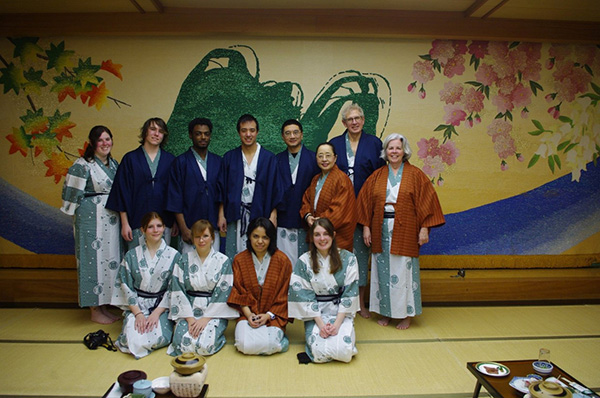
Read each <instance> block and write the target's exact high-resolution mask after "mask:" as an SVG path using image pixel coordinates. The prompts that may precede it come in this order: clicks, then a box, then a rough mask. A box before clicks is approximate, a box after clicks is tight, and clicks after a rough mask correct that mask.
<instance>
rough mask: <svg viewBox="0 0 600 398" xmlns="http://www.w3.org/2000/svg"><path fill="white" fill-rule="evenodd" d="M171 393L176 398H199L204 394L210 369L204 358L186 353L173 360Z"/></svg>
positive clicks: (170, 380)
mask: <svg viewBox="0 0 600 398" xmlns="http://www.w3.org/2000/svg"><path fill="white" fill-rule="evenodd" d="M171 366H173V369H174V371H173V373H171V376H169V383H170V386H171V392H172V393H173V394H174V395H175V396H176V397H197V396H198V395H200V393H201V392H202V387H203V386H204V382H205V381H206V375H207V373H208V367H207V365H206V360H205V359H204V357H203V356H200V355H196V354H193V353H185V354H182V355H179V356H177V357H175V358H173V359H172V360H171Z"/></svg>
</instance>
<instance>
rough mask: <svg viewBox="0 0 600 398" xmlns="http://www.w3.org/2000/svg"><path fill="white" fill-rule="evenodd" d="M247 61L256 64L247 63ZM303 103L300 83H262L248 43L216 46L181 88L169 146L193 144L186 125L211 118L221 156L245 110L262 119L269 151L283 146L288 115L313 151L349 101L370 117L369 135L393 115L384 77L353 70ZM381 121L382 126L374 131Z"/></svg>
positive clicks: (233, 142)
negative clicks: (306, 102)
mask: <svg viewBox="0 0 600 398" xmlns="http://www.w3.org/2000/svg"><path fill="white" fill-rule="evenodd" d="M244 53H246V54H247V55H244ZM248 62H252V63H253V65H251V67H249V65H248ZM250 69H252V70H255V73H251V72H250ZM303 102H304V94H303V92H302V87H301V86H300V85H299V84H298V83H295V82H291V81H286V82H275V81H264V82H261V81H260V67H259V60H258V56H257V55H256V53H255V52H254V50H252V49H251V48H250V47H247V46H232V47H229V48H218V49H214V50H212V51H210V52H209V53H208V54H206V56H204V58H203V59H202V60H201V61H200V63H199V64H198V65H197V66H196V67H195V68H194V69H193V70H192V71H191V72H190V74H189V75H188V77H187V78H186V79H185V81H184V82H183V84H182V86H181V90H180V91H179V95H178V97H177V101H176V103H175V107H174V110H173V113H172V114H171V117H170V119H169V122H168V126H169V132H170V134H171V136H170V137H169V143H168V147H167V149H168V150H169V151H170V152H172V153H174V154H176V155H178V154H180V153H182V152H184V151H185V150H186V149H187V148H188V147H189V145H190V143H189V138H188V130H187V126H188V123H189V122H190V121H191V120H192V119H194V118H196V117H207V118H209V119H211V121H212V122H213V125H214V129H213V137H212V142H211V150H212V151H214V152H215V153H217V154H219V155H222V154H224V153H225V152H227V151H228V150H230V149H232V148H235V147H237V146H238V145H239V137H238V135H237V131H236V122H237V119H238V118H239V117H240V116H241V115H243V114H244V113H250V114H252V115H254V116H255V117H256V118H257V119H258V122H259V127H260V134H259V142H260V143H261V145H263V146H264V147H265V148H267V149H268V150H270V151H272V152H275V153H277V152H280V151H282V150H283V149H284V148H285V144H284V143H283V141H282V139H281V135H280V129H281V125H282V123H283V122H284V121H285V120H287V119H298V120H300V121H301V122H302V124H303V126H304V131H305V135H304V143H305V145H306V146H307V147H309V148H311V149H314V147H316V146H317V145H318V144H319V143H321V142H323V141H326V140H327V135H328V134H329V131H330V130H331V128H332V126H333V125H334V124H335V123H336V122H339V111H340V109H341V108H342V106H343V105H344V104H345V103H347V102H356V103H358V104H359V105H360V106H361V107H362V108H363V109H364V111H365V114H366V115H368V117H367V118H366V123H365V127H364V128H365V131H366V132H367V133H369V134H376V135H378V136H382V135H383V132H384V130H385V125H386V124H387V120H388V117H389V113H390V102H391V89H390V85H389V83H388V81H387V79H386V78H384V77H383V76H381V75H377V74H365V73H361V72H358V71H352V70H350V71H345V72H340V73H338V74H336V75H335V76H333V77H332V78H331V79H330V80H329V81H328V82H327V83H326V84H325V86H324V87H323V88H322V89H321V90H320V92H319V93H318V94H317V96H316V98H315V99H314V100H313V101H312V102H311V104H310V105H309V106H308V108H307V109H306V111H305V112H302V105H303ZM380 119H381V121H382V122H383V123H382V125H383V127H382V128H381V129H380V131H376V130H377V124H378V121H379V120H380Z"/></svg>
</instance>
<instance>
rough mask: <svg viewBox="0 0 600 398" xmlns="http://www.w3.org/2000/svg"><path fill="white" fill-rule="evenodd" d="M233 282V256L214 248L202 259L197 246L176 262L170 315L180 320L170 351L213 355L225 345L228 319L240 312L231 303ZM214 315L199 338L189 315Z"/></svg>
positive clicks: (172, 281) (194, 316)
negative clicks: (190, 327)
mask: <svg viewBox="0 0 600 398" xmlns="http://www.w3.org/2000/svg"><path fill="white" fill-rule="evenodd" d="M232 286H233V272H232V271H231V260H230V259H229V257H227V256H226V255H224V254H223V253H219V252H216V251H215V250H214V249H211V251H210V253H209V254H208V256H207V257H206V259H205V260H204V263H202V260H200V257H199V256H198V253H197V252H196V250H194V251H193V252H189V253H186V254H184V255H183V256H182V261H181V264H178V265H176V266H175V269H174V270H173V278H172V279H171V286H170V289H169V290H170V291H169V293H170V301H171V310H170V312H169V318H170V319H172V320H174V321H176V322H177V324H176V326H175V332H174V334H173V342H172V343H171V345H170V346H169V349H168V350H167V354H169V355H173V356H177V355H181V354H183V353H186V352H192V353H196V354H199V355H212V354H215V353H216V352H218V351H219V350H220V349H221V348H223V345H225V341H226V340H225V335H224V333H225V329H227V322H228V321H227V320H228V319H237V318H238V317H239V316H240V314H239V313H238V311H236V310H235V309H233V308H232V307H230V306H229V305H228V304H227V299H228V298H229V294H230V293H231V288H232ZM204 317H206V318H211V320H210V321H209V322H208V323H207V324H206V326H205V327H204V329H203V330H202V332H200V335H199V336H198V337H197V338H194V337H192V336H191V335H190V333H189V331H188V322H187V320H186V318H195V319H200V318H204Z"/></svg>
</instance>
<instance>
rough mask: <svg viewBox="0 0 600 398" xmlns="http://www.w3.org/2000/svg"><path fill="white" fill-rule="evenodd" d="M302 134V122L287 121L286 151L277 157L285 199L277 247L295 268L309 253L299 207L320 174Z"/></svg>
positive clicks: (283, 131) (284, 132)
mask: <svg viewBox="0 0 600 398" xmlns="http://www.w3.org/2000/svg"><path fill="white" fill-rule="evenodd" d="M303 134H304V133H303V130H302V124H301V123H300V122H299V121H297V120H294V119H290V120H286V121H285V122H284V123H283V125H282V126H281V138H283V141H284V142H285V144H286V145H287V150H285V151H283V152H281V153H279V154H278V155H277V175H278V177H279V184H280V186H281V190H282V192H283V197H284V198H285V200H283V201H282V202H281V204H280V205H279V207H278V208H277V248H278V249H279V250H281V251H282V252H284V253H285V254H287V256H288V257H289V258H290V261H291V262H292V266H293V265H294V264H296V261H298V257H299V256H300V255H302V254H303V253H304V252H306V251H308V244H307V242H306V231H305V230H304V228H302V217H300V207H302V196H303V195H304V191H306V188H308V187H309V186H310V182H311V181H312V178H313V177H314V176H315V175H317V174H318V173H319V172H320V171H321V170H320V169H319V166H317V161H316V156H315V153H314V152H313V151H311V150H309V149H308V148H306V147H305V146H304V145H303V144H302V138H303V137H304V135H303Z"/></svg>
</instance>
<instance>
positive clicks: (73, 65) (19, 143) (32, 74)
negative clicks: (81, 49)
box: [0, 37, 129, 184]
mask: <svg viewBox="0 0 600 398" xmlns="http://www.w3.org/2000/svg"><path fill="white" fill-rule="evenodd" d="M7 39H8V40H9V41H10V42H11V43H12V44H13V45H14V52H13V55H12V59H10V60H7V57H6V56H5V55H0V63H1V64H2V66H3V67H0V85H2V86H3V94H5V95H11V94H12V95H15V96H25V98H27V103H28V104H29V108H27V109H24V110H23V114H22V115H21V116H20V119H21V122H22V123H21V124H20V125H19V126H17V127H12V134H8V135H7V136H6V139H7V140H8V141H10V143H11V147H10V149H9V154H15V153H20V154H21V155H23V156H25V157H26V156H27V155H28V154H30V155H31V157H32V163H33V164H35V160H36V159H39V156H40V155H41V154H44V156H45V158H46V160H45V161H44V165H45V166H46V168H47V170H46V176H47V177H52V178H54V182H55V183H57V184H58V183H59V182H60V180H61V178H62V177H63V176H65V175H66V174H67V170H68V169H69V167H70V166H71V164H72V163H73V160H74V159H76V158H77V157H79V156H80V155H81V154H82V153H83V149H80V150H79V154H71V153H68V152H66V151H64V150H63V148H62V146H61V143H62V142H63V140H64V139H67V138H73V135H72V134H71V129H73V128H74V127H75V126H76V124H75V123H74V122H73V120H72V119H71V112H61V111H60V110H59V109H58V104H56V107H53V109H50V110H49V109H46V110H44V109H43V108H38V106H37V105H36V102H37V99H38V98H39V97H41V96H42V95H43V94H44V93H45V92H47V91H49V92H50V93H52V94H54V95H56V100H57V101H58V103H61V102H63V101H65V100H66V99H67V98H68V97H70V98H71V99H77V97H79V99H80V100H81V102H82V103H83V104H84V105H87V106H89V107H92V106H95V107H96V109H97V110H100V109H101V108H102V106H103V105H104V104H105V103H106V102H107V101H108V100H110V101H112V102H114V103H115V104H116V105H117V106H119V107H120V106H121V105H126V106H129V105H128V104H126V103H124V102H123V101H120V100H118V99H116V98H113V97H111V96H110V91H109V90H108V89H107V88H106V85H105V82H104V78H103V77H101V76H100V75H99V73H100V72H107V73H110V74H112V75H114V76H116V77H118V78H119V79H121V80H123V76H122V75H121V67H122V65H119V64H115V63H113V61H112V60H110V59H109V60H106V61H102V63H101V64H100V65H98V64H95V63H93V62H92V59H91V58H89V57H88V58H86V59H83V58H80V57H79V56H77V55H76V54H75V52H74V51H71V50H67V49H66V48H65V42H64V41H61V42H60V43H58V44H54V43H50V46H49V47H48V48H45V49H44V48H42V47H41V46H40V45H39V44H38V41H39V38H37V37H20V38H7ZM40 102H41V101H40ZM84 148H85V147H84Z"/></svg>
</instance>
